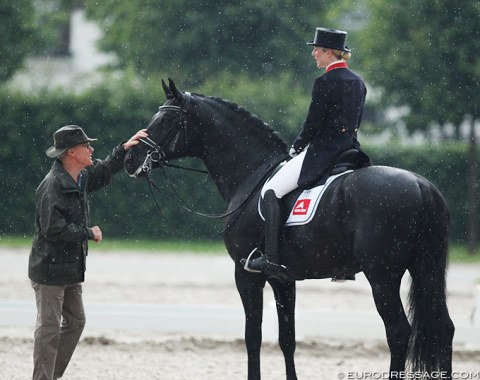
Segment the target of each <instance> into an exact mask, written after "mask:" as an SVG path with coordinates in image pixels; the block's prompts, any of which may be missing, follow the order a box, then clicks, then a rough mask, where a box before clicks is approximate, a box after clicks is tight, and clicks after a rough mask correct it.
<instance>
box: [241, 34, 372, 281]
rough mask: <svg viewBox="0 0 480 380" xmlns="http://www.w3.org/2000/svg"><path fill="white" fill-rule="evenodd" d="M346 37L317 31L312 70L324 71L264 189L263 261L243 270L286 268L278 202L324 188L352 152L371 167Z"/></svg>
mask: <svg viewBox="0 0 480 380" xmlns="http://www.w3.org/2000/svg"><path fill="white" fill-rule="evenodd" d="M346 36H347V33H346V32H343V31H340V30H334V29H326V28H317V29H316V32H315V38H314V40H313V41H312V42H308V43H307V45H313V51H312V56H313V58H314V59H315V61H316V63H317V67H318V68H319V69H320V68H323V67H326V71H325V73H324V74H323V75H321V76H320V77H318V78H317V79H316V80H315V83H314V85H313V91H312V101H311V103H310V107H309V110H308V114H307V117H306V120H305V123H304V124H303V127H302V129H301V131H300V133H299V134H298V136H297V137H296V139H295V140H294V142H293V144H292V147H291V148H290V152H289V154H290V156H291V157H292V159H291V160H289V161H288V162H287V163H286V164H285V165H284V166H283V167H282V168H281V169H280V170H279V171H278V172H277V173H276V174H275V175H274V176H273V177H272V178H271V179H270V180H269V181H268V183H267V184H266V185H265V186H264V188H263V189H262V198H263V204H264V210H265V211H264V216H265V255H262V256H260V257H258V258H256V259H253V260H248V261H247V265H246V266H245V269H246V270H248V271H251V272H263V273H265V274H267V275H269V276H271V277H277V278H282V276H281V272H282V271H283V270H284V269H285V267H283V266H281V265H280V264H279V258H278V252H279V241H280V232H281V230H282V224H283V220H282V217H281V214H282V213H281V208H280V199H281V198H282V197H283V196H285V195H286V194H288V193H289V192H291V191H293V190H295V189H296V188H298V187H307V186H309V185H312V184H313V183H318V184H323V183H325V181H326V179H327V178H328V175H329V173H330V171H331V169H332V166H333V164H334V162H335V158H336V157H338V155H339V154H341V153H342V152H344V151H346V150H348V149H352V148H354V149H357V150H358V151H359V154H360V161H361V165H362V166H367V165H369V164H370V160H369V158H368V156H367V155H366V154H365V153H364V152H363V151H362V150H361V149H360V144H359V142H358V140H357V130H358V128H359V126H360V121H361V118H362V112H363V108H364V105H365V96H366V93H367V90H366V87H365V83H364V82H363V80H362V78H360V77H359V76H358V75H357V74H355V73H354V72H352V71H351V70H349V68H348V65H347V62H346V61H347V60H348V59H349V58H350V56H351V52H350V49H349V48H348V47H347V46H345V39H346Z"/></svg>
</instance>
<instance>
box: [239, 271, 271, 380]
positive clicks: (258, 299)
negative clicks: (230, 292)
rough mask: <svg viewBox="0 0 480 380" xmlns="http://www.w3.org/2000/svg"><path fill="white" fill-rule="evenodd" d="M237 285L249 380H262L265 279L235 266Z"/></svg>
mask: <svg viewBox="0 0 480 380" xmlns="http://www.w3.org/2000/svg"><path fill="white" fill-rule="evenodd" d="M235 283H236V285H237V290H238V293H239V294H240V298H241V299H242V303H243V309H244V311H245V345H246V348H247V356H248V380H260V377H261V376H260V348H261V345H262V318H263V288H264V287H265V283H266V280H265V277H264V276H262V275H259V274H253V273H249V272H247V271H246V270H244V269H243V267H242V266H241V265H236V266H235Z"/></svg>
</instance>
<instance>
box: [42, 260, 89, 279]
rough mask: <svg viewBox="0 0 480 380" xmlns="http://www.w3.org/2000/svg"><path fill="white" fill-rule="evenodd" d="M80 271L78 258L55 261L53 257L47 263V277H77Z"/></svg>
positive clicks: (80, 266)
mask: <svg viewBox="0 0 480 380" xmlns="http://www.w3.org/2000/svg"><path fill="white" fill-rule="evenodd" d="M81 272H82V265H81V262H80V258H79V257H78V258H77V257H75V258H73V259H71V260H70V261H57V260H55V259H53V260H52V261H50V263H49V264H48V277H50V278H55V279H73V278H77V277H78V275H79V274H81Z"/></svg>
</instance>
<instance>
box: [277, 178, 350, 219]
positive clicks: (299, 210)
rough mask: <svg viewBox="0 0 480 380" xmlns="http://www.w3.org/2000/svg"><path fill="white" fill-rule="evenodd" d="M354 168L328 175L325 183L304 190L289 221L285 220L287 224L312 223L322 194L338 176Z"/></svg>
mask: <svg viewBox="0 0 480 380" xmlns="http://www.w3.org/2000/svg"><path fill="white" fill-rule="evenodd" d="M352 171H353V170H347V171H346V172H343V173H340V174H336V175H332V176H330V177H328V179H327V181H326V182H325V184H323V185H320V186H317V187H314V188H312V189H308V190H304V191H303V192H302V193H301V194H300V195H299V197H298V198H297V201H296V202H295V205H294V206H293V208H292V211H291V212H290V215H289V216H288V219H287V221H286V222H285V226H287V227H291V226H300V225H303V224H307V223H310V222H311V221H312V220H313V217H314V216H315V211H317V207H318V204H319V203H320V199H322V195H323V194H324V193H325V190H327V188H328V186H329V185H330V184H331V183H332V182H333V181H334V180H335V179H337V178H338V177H341V176H342V175H345V174H347V173H351V172H352Z"/></svg>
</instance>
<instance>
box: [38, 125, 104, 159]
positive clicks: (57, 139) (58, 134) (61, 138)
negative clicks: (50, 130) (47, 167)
mask: <svg viewBox="0 0 480 380" xmlns="http://www.w3.org/2000/svg"><path fill="white" fill-rule="evenodd" d="M91 141H97V139H91V138H90V137H88V136H87V135H86V134H85V132H84V131H83V129H82V128H80V127H79V126H78V125H66V126H64V127H62V128H60V129H59V130H57V131H55V133H54V134H53V146H52V147H50V148H48V149H47V152H46V153H47V156H48V157H51V158H55V157H58V156H60V155H61V154H62V153H63V152H65V151H66V150H67V149H69V148H71V147H73V146H75V145H78V144H83V143H86V142H91Z"/></svg>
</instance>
